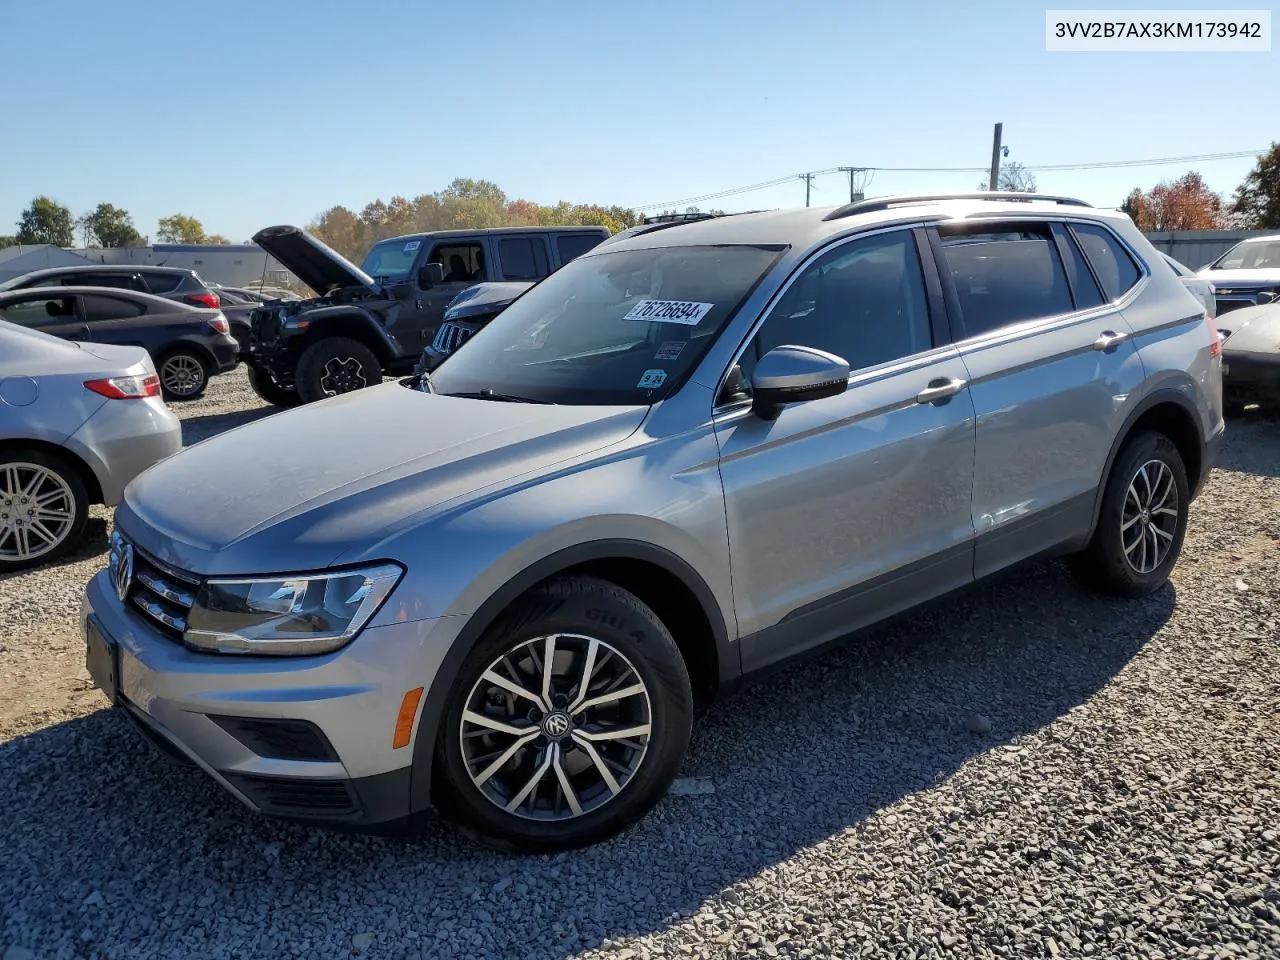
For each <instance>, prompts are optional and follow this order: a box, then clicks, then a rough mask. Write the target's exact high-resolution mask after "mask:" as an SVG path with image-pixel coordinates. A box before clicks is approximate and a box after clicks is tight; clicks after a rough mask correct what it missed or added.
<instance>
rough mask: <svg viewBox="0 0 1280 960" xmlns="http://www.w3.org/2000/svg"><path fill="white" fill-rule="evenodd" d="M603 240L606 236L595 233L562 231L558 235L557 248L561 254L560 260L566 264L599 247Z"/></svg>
mask: <svg viewBox="0 0 1280 960" xmlns="http://www.w3.org/2000/svg"><path fill="white" fill-rule="evenodd" d="M603 242H604V237H601V236H597V235H595V234H589V233H567V234H566V233H562V234H558V235H557V236H556V250H557V252H559V254H560V262H561V263H562V264H564V263H568V262H569V261H570V260H572V259H574V258H575V257H580V256H582V255H583V254H584V253H586V252H587V251H588V250H591V249H592V248H594V247H598V246H599V245H600V244H601V243H603Z"/></svg>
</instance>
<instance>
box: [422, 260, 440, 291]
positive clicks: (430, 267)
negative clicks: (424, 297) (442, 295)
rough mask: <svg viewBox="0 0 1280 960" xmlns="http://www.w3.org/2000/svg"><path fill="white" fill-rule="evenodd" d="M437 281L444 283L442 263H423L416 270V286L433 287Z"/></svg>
mask: <svg viewBox="0 0 1280 960" xmlns="http://www.w3.org/2000/svg"><path fill="white" fill-rule="evenodd" d="M437 283H444V264H443V263H426V264H423V266H422V269H421V270H419V271H418V286H420V287H422V288H423V289H424V290H425V289H426V288H427V287H433V286H435V285H436V284H437Z"/></svg>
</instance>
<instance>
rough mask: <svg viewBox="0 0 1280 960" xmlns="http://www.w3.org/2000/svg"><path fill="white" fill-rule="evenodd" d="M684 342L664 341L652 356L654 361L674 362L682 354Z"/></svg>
mask: <svg viewBox="0 0 1280 960" xmlns="http://www.w3.org/2000/svg"><path fill="white" fill-rule="evenodd" d="M684 345H685V341H684V340H666V341H664V342H663V344H662V346H660V347H659V348H658V352H657V353H655V354H654V355H653V359H655V360H674V359H676V357H678V356H680V354H681V353H683V352H684Z"/></svg>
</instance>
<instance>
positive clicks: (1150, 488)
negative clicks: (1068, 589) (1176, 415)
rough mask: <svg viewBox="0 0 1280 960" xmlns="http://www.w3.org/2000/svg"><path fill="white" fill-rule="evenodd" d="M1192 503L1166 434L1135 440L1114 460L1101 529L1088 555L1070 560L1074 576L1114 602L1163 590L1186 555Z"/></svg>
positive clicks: (1184, 472) (1182, 468)
mask: <svg viewBox="0 0 1280 960" xmlns="http://www.w3.org/2000/svg"><path fill="white" fill-rule="evenodd" d="M1144 478H1145V479H1144ZM1190 502H1191V491H1190V485H1189V484H1188V482H1187V468H1186V466H1185V465H1184V464H1183V462H1182V457H1181V455H1180V454H1179V453H1178V448H1177V447H1175V446H1174V445H1173V443H1172V441H1170V440H1169V438H1168V437H1166V436H1164V435H1163V434H1159V433H1150V432H1143V433H1139V434H1137V435H1136V436H1134V437H1132V438H1131V439H1130V440H1129V441H1128V442H1127V443H1125V445H1124V447H1123V448H1122V449H1121V450H1120V453H1119V455H1118V456H1117V457H1116V460H1115V464H1114V465H1113V466H1112V468H1111V474H1110V475H1109V476H1108V477H1107V486H1106V490H1105V492H1104V493H1103V495H1102V509H1101V510H1100V511H1099V513H1098V526H1097V529H1096V530H1095V531H1094V533H1093V539H1092V540H1090V541H1089V545H1088V546H1087V547H1085V549H1084V551H1083V552H1081V553H1079V554H1076V555H1075V556H1073V557H1072V558H1071V567H1072V571H1073V572H1074V573H1075V574H1076V576H1077V577H1078V578H1079V579H1080V581H1081V582H1082V583H1084V584H1085V585H1086V586H1089V587H1091V588H1093V589H1095V590H1097V591H1099V592H1101V593H1106V594H1110V595H1111V596H1117V597H1131V598H1137V597H1145V596H1146V595H1147V594H1149V593H1153V592H1154V591H1156V590H1159V589H1160V588H1161V587H1162V586H1164V584H1165V582H1166V581H1167V580H1168V579H1169V573H1170V572H1171V571H1172V570H1173V566H1174V564H1175V563H1177V562H1178V555H1179V553H1180V552H1181V551H1182V541H1183V538H1184V537H1185V536H1186V533H1187V508H1188V506H1189V505H1190ZM1168 511H1173V513H1172V514H1171V513H1170V512H1168ZM1135 531H1136V532H1135Z"/></svg>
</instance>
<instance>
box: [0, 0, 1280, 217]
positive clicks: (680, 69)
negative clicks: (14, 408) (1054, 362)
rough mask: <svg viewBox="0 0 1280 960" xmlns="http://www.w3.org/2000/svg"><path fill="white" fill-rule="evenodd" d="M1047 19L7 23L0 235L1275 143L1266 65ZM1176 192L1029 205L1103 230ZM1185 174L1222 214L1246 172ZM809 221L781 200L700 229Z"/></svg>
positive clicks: (684, 15) (247, 11) (1032, 9)
mask: <svg viewBox="0 0 1280 960" xmlns="http://www.w3.org/2000/svg"><path fill="white" fill-rule="evenodd" d="M1166 2H1167V0H1166ZM1049 5H1050V4H1033V3H1027V2H1025V0H1020V2H1017V0H1015V2H992V3H984V4H961V3H956V2H933V0H899V2H896V3H892V4H888V3H883V4H874V5H873V4H855V3H853V2H851V0H840V2H836V0H790V2H788V3H785V4H784V3H777V2H776V0H775V2H767V3H766V2H758V0H736V2H733V3H728V2H724V3H718V4H714V5H713V4H711V3H698V2H696V0H680V2H671V0H646V2H645V3H643V4H640V3H611V2H603V0H593V2H577V0H553V2H550V3H540V4H530V3H523V2H489V3H462V4H450V3H429V2H423V0H378V2H376V3H372V4H356V3H354V2H346V3H343V2H336V0H308V2H307V3H305V4H304V3H301V2H296V0H290V2H270V0H267V2H262V0H258V2H253V3H249V2H242V0H218V2H217V3H202V4H192V3H179V2H173V0H165V2H143V0H132V2H128V3H124V4H109V3H102V2H101V0H77V2H61V0H41V2H33V0H0V10H2V14H0V22H2V23H3V27H4V29H3V31H0V63H3V64H4V65H5V67H6V70H5V73H6V76H7V77H8V78H9V82H8V84H7V85H6V87H7V92H8V96H7V97H6V98H5V105H4V109H3V118H4V128H5V129H6V131H7V133H8V135H7V136H5V137H4V138H3V141H4V142H5V145H4V146H0V233H10V232H12V228H11V227H10V224H12V223H13V222H14V221H15V220H17V218H18V216H19V214H20V213H21V211H22V209H23V207H24V206H25V205H26V204H27V203H28V202H29V201H30V199H31V197H33V196H34V195H36V194H42V193H43V194H49V195H51V196H53V197H55V198H56V199H58V200H59V201H60V202H62V203H64V204H66V205H68V206H69V207H71V209H72V212H73V213H75V214H80V213H82V212H84V211H86V210H88V209H91V208H92V207H93V206H94V205H96V204H97V203H98V202H100V201H109V202H111V203H115V204H116V205H118V206H123V207H125V208H127V209H128V210H129V211H130V212H131V213H132V214H133V218H134V222H135V224H136V225H137V227H138V228H139V229H140V230H141V231H142V232H143V233H148V234H154V233H155V230H156V220H157V218H159V217H162V216H166V215H168V214H171V213H175V212H179V211H181V212H183V213H187V214H190V215H192V216H195V217H197V218H199V219H200V220H202V221H203V223H204V225H205V228H206V230H207V231H208V232H210V233H222V234H225V235H227V236H229V237H230V238H231V239H233V240H236V241H239V240H244V239H246V238H247V237H248V236H249V235H251V234H252V233H253V232H254V230H256V229H257V228H258V227H261V226H264V225H266V224H269V223H282V222H284V223H306V222H307V221H309V220H310V219H311V218H312V217H314V216H315V215H316V214H317V213H319V212H320V211H322V210H324V209H326V208H328V207H330V206H332V205H333V204H338V203H341V204H346V205H347V206H350V207H353V208H356V209H359V207H360V206H362V205H363V204H364V203H366V202H368V201H369V200H372V199H374V198H376V197H382V198H383V199H388V198H390V197H391V196H392V195H393V194H397V193H399V194H403V195H406V196H410V197H412V196H414V195H416V194H418V193H424V192H431V191H434V190H437V189H439V188H441V187H443V186H444V185H445V184H447V183H448V182H449V181H450V180H451V179H453V178H454V177H457V176H469V177H475V178H487V179H490V180H493V181H495V182H496V183H498V184H499V185H500V186H501V187H502V188H503V189H504V190H505V191H506V192H507V194H508V195H509V196H511V197H516V196H522V197H526V198H528V199H531V200H535V201H538V202H542V203H551V202H555V201H557V200H561V199H566V200H571V201H575V202H596V203H603V204H610V203H619V204H623V205H629V206H630V205H641V204H648V203H657V202H661V201H666V200H676V199H681V198H685V197H690V196H695V195H698V194H703V193H710V192H712V191H717V190H721V189H725V188H728V187H735V186H739V185H744V184H750V183H755V182H758V181H762V180H769V179H772V178H775V177H780V176H783V175H785V174H790V173H798V172H801V171H804V170H813V169H821V168H827V167H834V166H840V165H855V166H887V167H888V166H902V167H905V166H912V167H919V166H926V167H929V166H973V167H981V166H984V165H985V164H987V163H988V162H989V159H990V138H991V126H992V124H993V123H994V122H995V121H1001V122H1003V123H1004V139H1005V143H1006V144H1007V145H1008V146H1009V147H1010V150H1011V153H1010V158H1011V159H1015V160H1019V161H1022V162H1023V163H1026V164H1028V165H1031V166H1034V165H1036V164H1054V163H1073V162H1093V161H1103V160H1125V159H1141V158H1149V157H1164V156H1179V155H1190V154H1204V153H1218V152H1226V151H1235V150H1251V149H1254V148H1261V147H1265V146H1266V145H1267V144H1268V143H1269V142H1270V141H1271V140H1273V139H1280V127H1277V126H1275V121H1276V119H1277V118H1278V117H1280V113H1277V111H1276V108H1275V106H1274V100H1273V94H1274V91H1275V85H1276V81H1277V79H1280V69H1278V67H1280V65H1278V64H1277V56H1278V55H1280V54H1277V53H1276V52H1272V53H1267V54H1098V53H1090V54H1080V53H1054V54H1050V53H1046V52H1045V50H1044V29H1045V27H1044V11H1045V8H1046V6H1049ZM1256 5H1257V4H1255V6H1256ZM1052 6H1054V7H1061V6H1066V4H1065V3H1062V2H1056V3H1053V4H1052ZM1080 6H1088V7H1107V6H1108V5H1107V4H1105V3H1102V2H1099V0H1094V2H1092V3H1087V4H1081V5H1080ZM1109 6H1111V7H1116V8H1123V7H1124V5H1122V4H1121V5H1116V4H1111V5H1109ZM1129 6H1144V5H1143V4H1134V3H1130V4H1129ZM1179 6H1181V7H1183V8H1189V9H1205V8H1212V7H1214V6H1215V4H1213V3H1211V2H1209V0H1200V2H1199V3H1193V4H1180V5H1179ZM1222 6H1224V7H1227V6H1230V7H1240V6H1248V4H1247V3H1239V2H1236V3H1231V4H1226V5H1222ZM1268 119H1269V120H1270V121H1271V123H1270V125H1269V124H1268V123H1267V122H1266V121H1267V120H1268ZM1242 120H1246V121H1250V122H1241V121H1242ZM1188 166H1189V165H1185V164H1181V165H1172V166H1161V167H1145V168H1136V169H1120V170H1102V171H1083V172H1082V171H1074V172H1057V173H1042V174H1039V175H1038V179H1039V185H1040V189H1041V190H1042V191H1045V192H1061V193H1067V194H1072V195H1077V196H1081V197H1083V198H1084V199H1087V200H1089V201H1091V202H1093V203H1096V204H1099V205H1106V206H1114V205H1115V204H1117V203H1119V202H1120V200H1121V199H1123V197H1124V195H1125V194H1126V193H1127V192H1128V191H1129V189H1130V188H1132V187H1134V186H1143V187H1149V186H1151V185H1153V184H1154V183H1156V182H1157V181H1158V180H1159V179H1161V178H1164V177H1170V176H1176V175H1179V174H1181V173H1183V172H1185V170H1186V169H1187V167H1188ZM1195 166H1196V168H1197V169H1198V170H1199V171H1200V172H1201V173H1202V174H1203V175H1204V176H1205V178H1206V179H1207V180H1208V182H1209V184H1210V186H1211V187H1213V188H1214V189H1217V190H1219V191H1221V192H1224V193H1227V192H1230V191H1231V190H1232V189H1233V188H1234V187H1235V185H1236V184H1237V183H1238V182H1239V181H1240V179H1241V178H1242V177H1243V176H1244V174H1245V173H1247V172H1248V170H1249V169H1250V168H1251V167H1252V161H1251V160H1227V161H1215V162H1208V163H1200V164H1197V165H1195ZM979 179H981V175H980V174H973V173H957V174H907V173H887V172H882V173H878V174H876V175H875V177H874V179H873V181H872V182H871V184H870V185H869V186H868V188H867V192H868V194H883V193H900V192H911V191H932V190H940V189H972V188H973V187H975V186H976V184H977V182H978V180H979ZM815 188H816V189H815V193H814V200H813V202H814V205H820V204H829V203H836V202H839V201H840V200H841V199H842V198H843V197H845V196H846V195H847V191H848V186H847V182H846V181H844V180H843V179H842V178H841V177H839V176H830V177H824V178H821V179H819V180H817V181H816V182H815ZM803 203H804V185H803V184H802V183H800V182H799V181H796V182H795V183H794V184H787V185H785V186H783V187H778V188H772V189H769V190H764V191H760V192H757V193H752V194H745V195H741V196H738V197H734V198H729V199H725V200H721V201H716V202H714V203H708V204H704V206H707V207H710V206H721V207H724V208H725V209H754V208H759V207H777V206H795V205H800V204H803Z"/></svg>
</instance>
